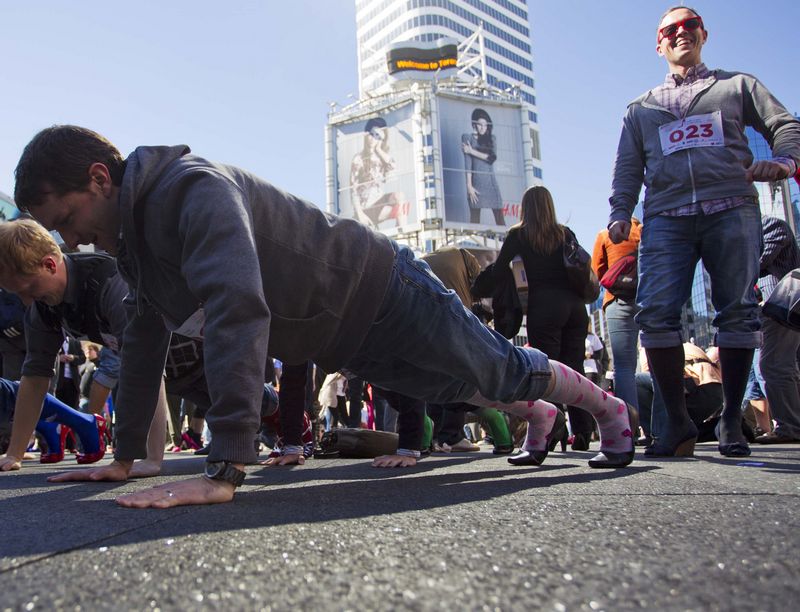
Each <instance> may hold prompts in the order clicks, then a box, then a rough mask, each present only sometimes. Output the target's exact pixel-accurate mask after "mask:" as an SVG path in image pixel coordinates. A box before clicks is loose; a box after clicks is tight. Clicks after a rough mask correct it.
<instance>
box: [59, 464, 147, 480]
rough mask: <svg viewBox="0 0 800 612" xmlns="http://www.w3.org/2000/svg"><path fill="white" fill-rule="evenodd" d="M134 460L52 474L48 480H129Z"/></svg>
mask: <svg viewBox="0 0 800 612" xmlns="http://www.w3.org/2000/svg"><path fill="white" fill-rule="evenodd" d="M132 465H133V461H113V462H112V463H109V464H108V465H105V466H103V467H98V468H90V469H88V470H76V471H74V472H64V473H62V474H56V475H55V476H50V477H49V478H48V479H47V481H48V482H70V481H73V480H91V481H103V480H110V481H115V482H116V481H120V480H127V479H128V473H129V472H130V471H131V466H132Z"/></svg>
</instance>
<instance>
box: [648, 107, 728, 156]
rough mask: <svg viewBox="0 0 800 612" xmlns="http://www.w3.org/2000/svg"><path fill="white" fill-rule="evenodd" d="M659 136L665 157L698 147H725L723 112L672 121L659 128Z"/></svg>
mask: <svg viewBox="0 0 800 612" xmlns="http://www.w3.org/2000/svg"><path fill="white" fill-rule="evenodd" d="M658 135H659V137H660V138H661V151H662V152H663V153H664V155H665V156H666V155H672V154H673V153H675V152H676V151H683V150H684V149H694V148H697V147H724V146H725V137H724V135H723V133H722V112H721V111H714V112H713V113H708V114H705V115H694V116H693V117H686V118H685V119H678V120H677V121H672V122H670V123H667V124H664V125H662V126H661V127H659V128H658Z"/></svg>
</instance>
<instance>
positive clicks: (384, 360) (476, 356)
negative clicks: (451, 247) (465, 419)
mask: <svg viewBox="0 0 800 612" xmlns="http://www.w3.org/2000/svg"><path fill="white" fill-rule="evenodd" d="M394 248H395V252H396V256H395V261H394V267H393V269H392V274H391V277H390V280H389V286H388V288H387V290H386V295H385V296H384V298H383V302H382V305H381V308H380V310H379V312H378V316H377V318H376V320H375V322H374V323H373V324H372V326H371V327H370V330H369V332H368V333H367V337H366V338H365V339H364V342H363V343H362V345H361V347H360V348H359V350H358V352H357V353H356V354H355V355H354V356H353V358H352V359H351V360H350V361H349V362H348V363H347V365H346V367H345V369H346V370H349V371H350V372H353V373H355V374H356V375H358V376H360V377H361V378H363V379H364V380H368V381H369V382H371V383H373V384H374V385H377V386H380V387H384V388H386V389H390V390H393V391H397V392H398V393H403V394H405V395H408V396H410V397H414V398H418V399H422V400H425V401H429V402H434V403H439V404H445V403H454V402H464V401H467V400H469V399H470V398H471V397H472V396H473V395H474V394H475V393H476V392H480V393H481V394H482V395H483V396H484V397H486V398H488V399H490V400H499V401H501V402H513V401H517V400H535V399H539V398H540V397H541V396H542V394H543V393H544V391H545V390H546V389H547V385H548V383H549V380H550V363H549V360H548V359H547V356H546V355H544V354H543V353H542V352H540V351H537V350H536V349H525V348H521V347H516V346H514V345H513V344H511V342H509V341H508V340H507V339H506V338H503V336H501V335H500V334H498V333H496V332H495V331H493V330H490V329H489V328H487V327H486V326H484V325H483V324H482V323H481V322H480V320H479V319H478V318H477V317H476V316H475V315H473V314H472V312H470V310H469V309H468V308H466V307H465V306H464V305H463V304H462V303H461V300H460V299H459V298H458V296H457V295H456V294H455V292H454V291H451V290H448V289H446V288H445V287H444V285H442V283H441V282H440V281H439V279H438V278H436V276H434V274H433V273H432V272H431V269H430V267H429V266H428V264H426V263H425V262H424V261H420V260H417V259H415V258H414V253H413V252H412V251H411V250H409V249H408V248H406V247H403V246H400V245H397V244H395V245H394Z"/></svg>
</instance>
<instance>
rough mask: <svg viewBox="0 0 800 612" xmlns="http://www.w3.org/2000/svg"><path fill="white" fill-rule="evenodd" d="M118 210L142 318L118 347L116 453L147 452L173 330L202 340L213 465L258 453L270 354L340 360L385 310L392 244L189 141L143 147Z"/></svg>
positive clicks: (293, 359) (125, 266) (124, 257)
mask: <svg viewBox="0 0 800 612" xmlns="http://www.w3.org/2000/svg"><path fill="white" fill-rule="evenodd" d="M119 205H120V214H121V240H120V251H119V256H118V265H119V268H120V272H121V273H122V274H123V276H124V277H125V279H126V280H127V281H128V284H129V285H130V287H131V294H130V295H129V296H128V301H129V303H130V304H131V305H132V306H135V312H136V314H135V315H134V316H132V317H131V320H130V323H129V324H128V327H127V328H126V331H125V340H124V344H123V352H122V360H123V361H122V368H121V378H120V383H119V392H118V397H117V422H118V424H117V428H118V429H117V431H118V437H119V441H118V445H117V448H116V452H115V457H117V458H118V459H127V460H130V459H134V458H140V457H144V456H145V455H146V450H145V443H146V437H147V430H148V426H149V423H150V420H151V416H152V408H151V407H154V406H155V399H156V396H157V393H158V384H159V381H160V377H161V373H162V369H163V366H164V358H165V355H166V351H167V347H168V344H169V332H170V330H172V331H179V332H181V333H183V334H184V335H189V336H195V337H202V338H203V340H204V347H205V348H204V360H205V374H206V379H207V381H208V388H209V393H210V396H211V401H212V405H211V408H210V410H209V412H208V414H207V419H208V421H209V424H210V425H211V426H212V427H213V431H214V438H213V445H212V449H211V454H210V455H209V457H208V460H209V461H221V460H226V461H234V462H245V463H246V462H252V461H254V460H255V452H254V448H253V439H254V435H255V432H256V430H257V428H258V422H259V414H260V412H259V410H260V405H261V398H262V395H263V381H264V367H265V363H266V360H267V354H269V355H271V356H274V357H277V358H279V359H281V360H283V361H285V362H287V363H291V364H297V363H302V362H304V361H306V360H311V361H314V362H315V363H317V364H318V365H320V366H321V367H322V368H323V369H324V370H326V371H330V372H332V371H336V370H337V369H339V368H341V367H343V366H344V365H345V363H346V362H347V361H348V359H349V358H350V357H352V356H353V355H354V354H355V353H356V351H357V350H358V348H359V346H360V345H361V343H362V341H363V339H364V337H365V336H366V334H367V331H368V329H369V326H370V325H371V324H372V322H373V320H374V319H375V317H376V315H377V313H378V309H379V308H380V306H381V303H382V300H383V297H384V294H385V292H386V288H387V285H388V280H389V275H390V272H391V270H392V266H393V261H394V250H393V248H392V244H391V242H390V241H389V240H388V239H387V238H386V237H385V236H383V235H381V234H378V233H376V232H373V231H371V230H369V229H368V228H366V227H364V226H363V225H361V224H359V223H357V222H355V221H353V220H351V219H342V218H339V217H336V216H333V215H329V214H326V213H323V212H322V211H321V210H319V209H318V208H317V207H315V206H314V205H312V204H310V203H308V202H305V201H303V200H301V199H299V198H296V197H294V196H291V195H289V194H287V193H285V192H283V191H280V190H279V189H277V188H275V187H274V186H272V185H270V184H269V183H267V182H266V181H264V180H262V179H260V178H258V177H257V176H254V175H253V174H250V173H248V172H246V171H244V170H241V169H239V168H234V167H231V166H225V165H222V164H217V163H212V162H209V161H207V160H204V159H202V158H199V157H196V156H194V155H191V154H190V151H189V148H188V147H186V146H175V147H139V148H137V149H136V151H134V152H133V153H132V154H131V155H130V157H128V159H127V160H126V169H125V174H124V176H123V179H122V185H121V188H120V198H119ZM187 321H189V322H190V323H191V324H189V325H188V326H187V324H186V322H187ZM145 412H147V414H145Z"/></svg>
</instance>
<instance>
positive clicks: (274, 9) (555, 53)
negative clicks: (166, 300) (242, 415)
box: [0, 0, 800, 246]
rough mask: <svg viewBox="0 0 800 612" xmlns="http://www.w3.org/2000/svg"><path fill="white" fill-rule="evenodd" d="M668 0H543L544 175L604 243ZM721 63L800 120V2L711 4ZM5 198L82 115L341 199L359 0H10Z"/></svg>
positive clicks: (91, 123) (708, 50) (567, 209)
mask: <svg viewBox="0 0 800 612" xmlns="http://www.w3.org/2000/svg"><path fill="white" fill-rule="evenodd" d="M669 4H670V3H669V2H660V1H658V2H656V1H653V0H607V1H605V2H593V1H591V0H529V10H530V14H531V26H532V34H533V36H532V37H533V61H534V71H535V77H536V87H537V99H538V103H539V120H540V127H541V134H542V154H543V166H544V178H545V184H546V185H547V186H548V187H549V188H550V189H551V191H552V192H553V195H554V196H555V200H556V205H557V208H558V212H559V216H560V218H561V220H562V221H564V222H567V223H569V224H570V226H571V227H573V229H575V231H576V232H577V233H578V237H579V238H580V240H581V241H582V242H584V243H588V246H590V245H591V243H592V242H593V240H594V236H595V233H596V232H597V230H598V229H600V228H601V227H604V226H605V223H606V216H607V199H608V192H609V184H610V172H611V166H612V163H613V158H614V151H615V149H616V144H617V138H618V136H619V128H620V122H621V118H622V115H623V113H624V111H625V106H626V103H627V102H628V101H630V100H631V99H633V98H634V97H636V96H637V95H638V94H640V93H642V92H643V91H645V90H646V89H648V88H650V87H652V86H654V85H656V84H657V83H658V82H660V81H661V80H662V79H663V77H664V74H665V73H666V67H665V63H664V60H663V59H661V58H660V57H658V56H657V55H656V53H655V27H656V25H657V23H656V22H657V20H658V17H659V16H660V15H661V13H662V12H663V10H664V9H665V8H666V7H667V6H669ZM690 4H693V6H694V7H695V8H696V9H697V10H698V11H699V12H700V13H701V15H702V16H703V18H704V20H705V22H706V26H707V28H708V30H709V40H708V43H707V44H706V46H705V48H704V55H703V59H704V60H705V62H706V64H707V65H708V66H709V67H712V68H714V67H720V68H726V69H730V70H741V71H746V72H750V73H752V74H755V75H756V76H757V77H759V78H760V79H761V80H762V81H763V82H764V83H765V85H766V86H767V87H768V88H769V89H771V90H772V92H773V93H774V94H775V95H776V96H777V97H778V99H779V100H781V101H782V102H783V103H784V104H785V105H786V106H787V107H788V108H789V110H791V111H793V112H797V113H800V78H798V70H797V65H796V63H795V65H793V62H792V60H791V57H792V56H793V55H794V54H795V51H796V48H797V36H798V27H799V26H800V3H798V2H796V0H795V1H790V0H768V1H766V2H752V1H750V2H748V1H745V0H698V1H697V2H694V3H690ZM0 26H1V27H2V33H1V34H0V191H5V192H7V193H11V192H12V191H13V187H14V177H13V171H14V167H15V166H16V163H17V160H18V158H19V155H20V153H21V151H22V149H23V147H24V146H25V144H26V143H27V142H28V140H30V138H31V137H32V136H33V134H34V133H36V132H37V131H38V130H39V129H41V128H43V127H46V126H48V125H52V124H55V123H75V124H79V125H84V126H86V127H90V128H92V129H94V130H96V131H99V132H101V133H103V134H104V135H106V136H107V137H109V138H110V139H111V140H112V141H113V142H114V143H115V144H116V145H117V146H118V147H119V148H120V150H122V152H123V153H128V152H130V151H131V150H132V149H133V148H134V147H136V146H137V145H140V144H178V143H185V144H188V145H190V146H191V147H192V149H193V150H194V151H195V152H196V153H198V154H200V155H203V156H205V157H208V158H210V159H214V160H217V161H223V162H227V163H232V164H236V165H240V166H242V167H245V168H247V169H249V170H252V171H254V172H256V173H257V174H260V175H261V176H263V177H264V178H266V179H268V180H270V181H272V182H273V183H275V184H276V185H278V186H280V187H282V188H284V189H286V190H288V191H290V192H293V193H295V194H297V195H300V196H302V197H305V198H307V199H309V200H311V201H313V202H315V203H317V204H319V205H320V206H324V198H325V183H324V172H325V170H324V158H323V130H324V125H325V119H326V113H327V111H328V104H329V102H332V101H337V102H339V103H347V102H348V101H349V99H348V97H347V96H348V94H351V93H355V92H357V89H358V86H357V75H356V41H355V6H354V1H353V0H262V1H254V0H237V1H232V2H219V1H218V0H215V1H211V0H192V1H189V0H170V1H164V0H158V1H155V0H137V1H136V2H125V3H122V2H113V1H109V0H105V1H102V2H101V1H97V0H81V1H79V2H68V1H67V0H60V1H56V0H26V1H24V2H21V1H18V0H17V1H14V0H0Z"/></svg>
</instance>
